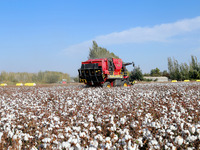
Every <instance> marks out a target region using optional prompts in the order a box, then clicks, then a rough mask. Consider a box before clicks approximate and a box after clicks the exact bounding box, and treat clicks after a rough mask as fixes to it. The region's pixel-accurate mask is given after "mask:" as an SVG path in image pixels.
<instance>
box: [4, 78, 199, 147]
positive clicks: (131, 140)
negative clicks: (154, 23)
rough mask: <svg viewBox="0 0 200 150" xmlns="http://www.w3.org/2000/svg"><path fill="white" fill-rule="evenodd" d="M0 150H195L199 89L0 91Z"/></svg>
mask: <svg viewBox="0 0 200 150" xmlns="http://www.w3.org/2000/svg"><path fill="white" fill-rule="evenodd" d="M0 149H5V150H7V149H10V150H11V149H16V150H18V149H27V150H28V149H31V150H37V149H55V150H57V149H58V150H59V149H61V150H62V149H66V150H68V149H69V150H70V149H77V150H79V149H89V150H95V149H113V150H114V149H129V150H137V149H166V150H167V149H170V150H171V149H174V150H175V149H188V150H193V149H200V83H199V82H190V83H189V82H188V83H147V84H135V85H134V86H131V87H113V88H84V87H83V86H55V87H53V86H52V87H0Z"/></svg>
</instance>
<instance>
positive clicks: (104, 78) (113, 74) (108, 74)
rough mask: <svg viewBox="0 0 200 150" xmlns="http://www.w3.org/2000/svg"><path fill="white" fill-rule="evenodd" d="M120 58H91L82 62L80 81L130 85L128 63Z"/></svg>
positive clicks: (95, 83) (107, 84) (95, 84)
mask: <svg viewBox="0 0 200 150" xmlns="http://www.w3.org/2000/svg"><path fill="white" fill-rule="evenodd" d="M131 64H134V63H123V62H122V60H121V59H119V58H101V59H89V60H87V61H84V62H82V63H81V68H80V69H79V70H78V72H79V82H83V83H85V84H86V85H88V86H103V87H112V86H129V85H130V82H129V75H128V71H127V69H126V66H127V65H131Z"/></svg>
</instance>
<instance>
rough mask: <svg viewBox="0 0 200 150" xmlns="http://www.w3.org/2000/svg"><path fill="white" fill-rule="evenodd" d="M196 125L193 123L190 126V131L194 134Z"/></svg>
mask: <svg viewBox="0 0 200 150" xmlns="http://www.w3.org/2000/svg"><path fill="white" fill-rule="evenodd" d="M195 130H196V129H195V126H194V125H191V126H190V127H189V131H190V132H191V133H192V134H194V133H195Z"/></svg>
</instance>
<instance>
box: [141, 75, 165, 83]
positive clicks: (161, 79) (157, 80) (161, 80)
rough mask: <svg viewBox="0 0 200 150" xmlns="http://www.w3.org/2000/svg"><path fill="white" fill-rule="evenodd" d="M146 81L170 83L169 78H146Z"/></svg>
mask: <svg viewBox="0 0 200 150" xmlns="http://www.w3.org/2000/svg"><path fill="white" fill-rule="evenodd" d="M144 78H145V79H149V80H152V81H156V82H168V78H167V77H145V76H144Z"/></svg>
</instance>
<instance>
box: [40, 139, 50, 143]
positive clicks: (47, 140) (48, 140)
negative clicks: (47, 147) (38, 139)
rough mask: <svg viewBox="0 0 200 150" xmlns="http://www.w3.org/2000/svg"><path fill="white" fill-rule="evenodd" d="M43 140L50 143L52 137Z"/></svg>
mask: <svg viewBox="0 0 200 150" xmlns="http://www.w3.org/2000/svg"><path fill="white" fill-rule="evenodd" d="M42 142H43V143H50V142H51V139H50V138H44V139H42Z"/></svg>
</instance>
